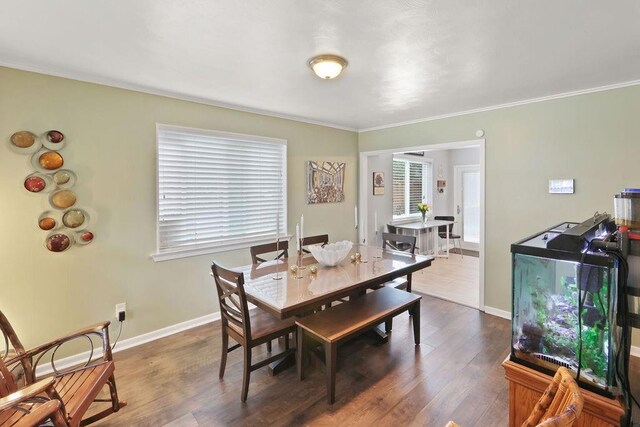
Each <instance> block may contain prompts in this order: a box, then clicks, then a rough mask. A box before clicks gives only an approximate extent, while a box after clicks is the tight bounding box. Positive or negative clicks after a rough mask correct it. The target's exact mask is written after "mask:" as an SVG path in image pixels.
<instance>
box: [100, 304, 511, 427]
mask: <svg viewBox="0 0 640 427" xmlns="http://www.w3.org/2000/svg"><path fill="white" fill-rule="evenodd" d="M421 313H422V316H421V327H422V344H421V345H420V346H419V347H416V346H414V345H413V337H412V328H411V322H410V320H409V317H408V316H407V315H406V314H403V315H401V316H399V317H397V318H396V319H395V321H394V329H393V332H392V334H391V337H390V339H389V342H388V343H386V344H380V343H379V342H378V341H377V340H376V339H375V338H374V337H373V336H371V335H363V336H361V337H359V338H357V339H356V340H354V341H351V342H349V343H347V344H345V345H344V346H342V347H340V349H339V351H338V357H339V365H338V374H337V383H336V403H335V404H333V405H330V406H329V405H327V403H326V398H325V383H324V376H323V371H322V370H321V369H320V368H314V367H313V366H312V367H310V369H309V370H308V374H307V376H306V378H305V380H304V381H302V382H299V381H298V380H297V378H296V374H295V368H293V369H289V370H288V371H285V372H284V373H281V374H279V375H277V376H275V377H272V376H269V374H268V373H267V370H266V369H260V370H258V371H255V372H254V373H253V374H252V377H251V384H250V386H249V397H248V400H247V403H246V404H242V403H241V402H240V384H241V381H242V367H241V362H242V353H241V352H240V351H235V352H233V353H231V354H230V355H229V360H228V363H227V371H226V374H225V377H224V380H219V379H218V368H219V361H220V332H219V328H220V326H219V324H218V323H217V322H216V323H214V324H212V325H206V326H202V327H199V328H195V329H192V330H189V331H186V332H183V333H180V334H176V335H173V336H170V337H167V338H164V339H161V340H158V341H154V342H152V343H149V344H145V345H142V346H139V347H136V348H133V349H130V350H125V351H122V352H119V353H116V354H115V360H116V378H117V381H118V390H119V392H120V394H121V397H122V398H123V399H125V400H127V401H128V403H129V405H128V406H127V407H125V408H124V409H122V411H121V412H119V413H117V414H115V415H112V416H110V417H108V418H106V419H105V420H104V421H102V422H101V423H97V424H96V425H101V426H123V425H127V426H128V425H136V426H137V425H140V426H144V425H149V426H163V425H166V424H170V423H171V424H170V425H171V426H195V425H202V426H218V425H221V426H222V425H323V424H334V425H347V424H348V425H363V426H365V425H366V426H370V425H373V424H376V425H407V424H412V423H413V424H415V425H434V426H439V425H444V424H446V422H447V421H448V420H456V421H458V422H460V423H461V424H462V425H466V426H472V425H473V426H482V425H486V426H495V425H506V422H507V418H508V395H507V389H508V387H507V382H506V380H504V375H503V371H502V367H501V366H500V363H501V362H502V360H504V358H505V357H506V356H507V354H508V352H509V322H508V321H507V320H504V319H499V318H497V317H494V316H489V315H485V314H484V313H481V312H479V311H477V310H474V309H471V308H468V307H464V306H460V305H457V304H453V303H450V302H446V301H443V300H439V299H436V298H431V297H424V298H423V302H422V310H421ZM274 351H275V348H274ZM255 352H256V353H258V354H257V355H255V356H254V360H257V358H258V357H260V356H263V355H264V353H265V352H266V350H265V349H264V346H263V348H260V349H257V350H256V351H255Z"/></svg>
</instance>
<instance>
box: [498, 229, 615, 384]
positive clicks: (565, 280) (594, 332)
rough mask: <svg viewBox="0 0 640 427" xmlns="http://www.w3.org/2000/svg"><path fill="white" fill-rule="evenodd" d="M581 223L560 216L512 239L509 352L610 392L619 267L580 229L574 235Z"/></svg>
mask: <svg viewBox="0 0 640 427" xmlns="http://www.w3.org/2000/svg"><path fill="white" fill-rule="evenodd" d="M579 226H580V225H579V224H573V223H564V224H561V225H558V226H556V227H552V228H550V229H548V230H546V231H544V232H542V233H539V234H538V235H536V236H532V237H530V238H527V239H525V240H523V241H521V242H518V243H516V244H513V245H512V247H511V251H512V254H513V255H512V256H513V307H512V340H511V360H513V361H516V362H518V363H521V364H524V365H526V366H529V367H532V368H534V369H537V370H540V371H542V372H546V373H548V374H553V373H554V372H555V370H556V369H557V368H558V367H560V366H564V367H566V368H568V369H569V370H571V371H573V372H574V373H575V374H576V375H578V373H579V378H578V381H579V383H580V385H581V386H582V387H584V388H587V389H590V390H593V391H596V392H598V393H600V394H604V395H611V393H612V391H613V387H614V385H615V348H614V342H613V339H612V337H613V335H614V333H613V332H614V331H612V325H615V313H616V301H617V297H616V290H617V284H616V278H617V268H616V263H615V260H614V259H613V258H612V257H610V256H608V255H606V254H604V253H594V252H591V251H590V250H589V247H590V245H589V244H588V239H585V237H584V236H583V237H582V239H585V240H584V244H582V242H581V241H580V240H579V239H576V240H575V242H574V241H573V240H572V237H571V234H572V233H573V234H574V235H579V234H580V233H581V232H582V231H584V230H581V229H580V228H579ZM601 232H602V230H601ZM564 233H566V234H568V235H565V236H563V237H562V238H559V236H561V235H563V234H564ZM597 234H598V233H595V234H592V237H593V236H596V235H597ZM554 239H558V240H556V242H555V243H551V242H552V241H553V240H554ZM563 239H564V240H566V241H571V242H572V243H571V244H569V245H566V242H565V243H563ZM576 242H580V243H576ZM572 245H573V246H572ZM576 245H577V246H576ZM581 245H582V246H581Z"/></svg>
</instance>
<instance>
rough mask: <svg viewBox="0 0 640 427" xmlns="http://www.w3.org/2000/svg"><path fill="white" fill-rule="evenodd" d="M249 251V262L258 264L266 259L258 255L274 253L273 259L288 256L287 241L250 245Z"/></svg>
mask: <svg viewBox="0 0 640 427" xmlns="http://www.w3.org/2000/svg"><path fill="white" fill-rule="evenodd" d="M249 252H251V262H252V263H253V264H260V263H261V262H265V261H267V259H265V258H262V257H259V256H258V255H262V254H268V253H271V252H274V253H275V256H274V258H273V259H280V258H288V257H289V241H288V240H280V241H279V242H273V243H266V244H264V245H257V246H251V247H250V248H249Z"/></svg>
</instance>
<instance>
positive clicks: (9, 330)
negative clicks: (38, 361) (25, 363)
mask: <svg viewBox="0 0 640 427" xmlns="http://www.w3.org/2000/svg"><path fill="white" fill-rule="evenodd" d="M0 331H2V341H0V359H3V360H4V359H7V357H8V356H9V355H10V354H9V353H10V352H11V351H12V350H13V352H15V353H16V354H23V353H24V346H23V345H22V343H21V342H20V340H19V339H18V336H17V335H16V332H15V331H14V330H13V327H12V326H11V323H9V320H8V319H7V318H6V317H5V315H4V313H2V311H0Z"/></svg>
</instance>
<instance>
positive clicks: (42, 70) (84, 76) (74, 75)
mask: <svg viewBox="0 0 640 427" xmlns="http://www.w3.org/2000/svg"><path fill="white" fill-rule="evenodd" d="M0 66H2V67H7V68H13V69H16V70H21V71H29V72H32V73H38V74H44V75H49V76H54V77H61V78H65V79H71V80H77V81H81V82H86V83H94V84H99V85H103V86H109V87H114V88H118V89H125V90H131V91H134V92H140V93H145V94H149V95H157V96H163V97H166V98H172V99H178V100H181V101H189V102H195V103H198V104H204V105H210V106H212V107H219V108H225V109H229V110H235V111H241V112H244V113H251V114H259V115H261V116H267V117H274V118H278V119H284V120H292V121H296V122H301V123H308V124H311V125H317V126H324V127H329V128H333V129H338V130H344V131H349V132H357V133H364V132H372V131H376V130H383V129H390V128H395V127H400V126H407V125H412V124H417V123H423V122H430V121H434V120H441V119H448V118H452V117H459V116H466V115H469V114H476V113H483V112H487V111H494V110H500V109H503V108H511V107H517V106H521V105H527V104H535V103H538V102H545V101H551V100H554V99H561V98H569V97H572V96H580V95H587V94H590V93H596V92H604V91H608V90H614V89H621V88H625V87H629V86H637V85H640V80H631V81H628V82H622V83H614V84H610V85H606V86H598V87H594V88H588V89H581V90H576V91H571V92H562V93H559V94H554V95H547V96H542V97H538V98H530V99H525V100H522V101H514V102H509V103H505V104H498V105H491V106H487V107H481V108H475V109H472V110H465V111H459V112H455V113H449V114H441V115H437V116H429V117H425V118H421V119H416V120H408V121H404V122H397V123H391V124H387V125H381V126H373V127H369V128H362V129H359V128H356V127H349V126H343V125H338V124H335V123H328V122H322V121H319V120H312V119H308V118H305V117H299V116H295V115H289V114H280V113H275V112H273V111H268V110H261V109H259V108H251V107H245V106H242V105H236V104H231V103H226V102H219V101H214V100H210V99H206V98H202V97H198V96H191V95H184V94H180V93H177V92H173V91H169V90H163V89H157V88H153V87H150V86H145V85H139V84H135V83H129V82H124V81H122V80H117V79H110V78H107V77H99V76H94V75H91V74H88V73H81V72H75V71H69V70H59V69H55V68H47V67H39V66H35V65H31V64H24V63H16V62H10V61H4V60H0Z"/></svg>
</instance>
